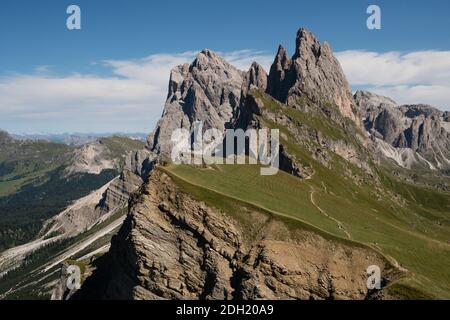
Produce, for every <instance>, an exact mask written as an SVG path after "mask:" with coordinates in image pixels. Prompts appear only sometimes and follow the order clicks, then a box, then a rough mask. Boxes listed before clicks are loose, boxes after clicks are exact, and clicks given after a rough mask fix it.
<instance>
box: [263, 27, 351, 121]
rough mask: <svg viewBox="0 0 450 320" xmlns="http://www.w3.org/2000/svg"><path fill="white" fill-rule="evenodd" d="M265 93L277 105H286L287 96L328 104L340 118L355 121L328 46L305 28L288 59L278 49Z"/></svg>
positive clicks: (341, 74)
mask: <svg viewBox="0 0 450 320" xmlns="http://www.w3.org/2000/svg"><path fill="white" fill-rule="evenodd" d="M267 92H268V93H269V94H270V95H272V96H273V97H274V98H276V99H278V100H280V101H281V102H288V98H289V97H291V96H294V97H295V96H306V97H308V98H309V99H311V100H312V101H314V102H316V103H321V104H325V103H331V104H334V105H336V106H337V107H338V108H339V110H340V112H341V113H342V114H343V115H344V116H346V117H348V118H351V119H353V120H354V121H356V122H358V121H359V119H358V116H357V114H356V112H357V110H356V108H355V103H354V100H353V97H352V94H351V90H350V86H349V84H348V81H347V79H346V78H345V75H344V72H343V71H342V68H341V66H340V64H339V62H338V60H337V59H336V58H335V57H334V56H333V53H332V50H331V48H330V46H329V45H328V44H327V43H326V42H325V43H320V42H319V40H317V38H316V37H315V36H314V35H313V34H312V33H311V32H310V31H309V30H307V29H305V28H301V29H300V30H299V31H298V32H297V39H296V49H295V54H294V55H293V56H292V59H289V58H288V57H287V53H286V51H285V50H284V48H283V47H281V46H280V47H279V49H278V53H277V55H276V57H275V60H274V63H273V65H272V67H271V69H270V74H269V81H268V89H267Z"/></svg>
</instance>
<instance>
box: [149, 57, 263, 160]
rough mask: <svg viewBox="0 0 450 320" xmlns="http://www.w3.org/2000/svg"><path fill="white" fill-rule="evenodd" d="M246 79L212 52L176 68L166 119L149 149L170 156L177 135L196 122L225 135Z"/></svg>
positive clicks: (166, 105)
mask: <svg viewBox="0 0 450 320" xmlns="http://www.w3.org/2000/svg"><path fill="white" fill-rule="evenodd" d="M255 70H256V69H255ZM244 76H245V73H244V72H242V71H240V70H238V69H237V68H235V67H234V66H232V65H231V64H229V63H228V62H227V61H225V59H223V58H222V57H220V56H219V55H218V54H217V53H215V52H213V51H211V50H209V49H204V50H202V51H201V52H200V53H199V54H198V55H197V57H196V59H195V60H194V61H193V62H192V63H191V64H184V65H180V66H178V67H176V68H174V69H173V70H172V72H171V76H170V84H169V92H168V96H167V100H166V104H165V106H164V111H163V115H162V117H161V119H160V120H159V121H158V124H157V126H156V129H155V130H154V131H153V132H152V133H151V134H150V136H149V138H148V146H147V147H148V149H150V150H151V151H154V152H156V153H159V154H162V155H165V156H168V155H170V152H171V147H172V145H171V144H172V142H171V136H172V133H173V131H174V130H175V129H179V128H184V129H187V130H191V129H192V126H193V123H194V122H195V121H202V123H203V126H204V128H205V129H207V128H216V129H219V130H222V131H223V130H224V129H225V127H226V126H227V124H228V123H230V122H231V121H232V118H233V115H234V114H235V111H236V109H237V107H238V106H239V104H240V98H241V88H242V83H243V79H244Z"/></svg>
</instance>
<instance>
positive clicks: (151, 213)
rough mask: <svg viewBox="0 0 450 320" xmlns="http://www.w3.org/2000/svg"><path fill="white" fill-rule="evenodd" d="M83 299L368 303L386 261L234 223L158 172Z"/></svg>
mask: <svg viewBox="0 0 450 320" xmlns="http://www.w3.org/2000/svg"><path fill="white" fill-rule="evenodd" d="M141 191H142V192H141V194H140V196H139V197H137V198H135V199H134V200H133V201H132V206H131V208H130V213H129V215H128V217H127V219H126V221H125V223H124V225H123V226H122V228H121V230H120V231H119V234H118V235H117V236H116V237H115V238H114V239H113V241H112V247H111V250H110V252H109V253H108V254H107V255H106V256H105V257H104V260H103V262H101V263H100V265H99V267H98V269H97V270H96V271H95V272H94V274H93V276H92V277H91V278H89V279H87V281H86V282H85V283H84V285H83V287H82V289H81V291H79V292H78V293H77V295H76V298H77V299H233V298H234V299H349V298H350V299H364V298H366V297H367V296H368V294H369V293H368V291H367V287H366V279H367V275H366V268H367V267H368V266H369V265H378V266H380V267H381V268H382V270H383V274H384V275H386V276H388V275H389V274H390V273H391V271H393V269H392V267H391V266H390V264H389V263H388V262H387V261H386V260H385V259H384V258H383V257H382V256H380V255H379V254H377V253H376V252H375V251H372V250H371V249H368V248H364V247H359V246H357V247H352V246H349V245H346V244H342V243H340V242H335V241H332V240H327V239H325V238H323V237H321V236H318V235H316V234H314V233H312V232H309V231H302V230H301V229H295V230H292V229H290V228H288V227H287V226H286V225H284V223H282V222H281V221H279V220H277V219H274V217H271V216H269V215H268V214H265V213H262V212H259V211H252V210H250V211H248V212H247V213H248V214H247V215H244V216H230V215H229V214H228V213H225V212H222V211H220V210H218V209H216V208H214V207H209V206H207V205H206V204H205V203H202V202H199V201H197V200H196V199H194V198H193V197H192V196H190V195H188V194H185V193H183V192H181V190H180V189H179V188H178V186H177V185H176V184H175V183H174V182H173V181H172V179H171V178H170V177H169V176H168V175H167V174H166V173H164V172H162V171H160V170H155V171H154V172H153V173H152V174H151V176H150V178H149V182H148V183H147V184H146V185H145V186H144V187H143V189H142V190H141Z"/></svg>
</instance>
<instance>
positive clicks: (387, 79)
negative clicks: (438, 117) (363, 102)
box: [337, 50, 450, 110]
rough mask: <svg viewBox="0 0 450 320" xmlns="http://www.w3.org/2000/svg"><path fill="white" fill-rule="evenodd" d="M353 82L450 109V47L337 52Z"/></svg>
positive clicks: (402, 99) (401, 99) (399, 99)
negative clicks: (394, 50)
mask: <svg viewBox="0 0 450 320" xmlns="http://www.w3.org/2000/svg"><path fill="white" fill-rule="evenodd" d="M337 57H338V59H339V61H340V62H341V64H342V68H343V69H344V71H345V73H346V75H347V77H348V79H349V81H350V83H351V84H352V85H353V86H355V87H363V88H366V89H367V90H371V91H374V92H377V93H380V94H384V95H386V96H389V97H392V98H394V100H396V101H397V102H399V103H428V104H432V105H436V106H438V107H440V108H442V109H446V110H450V51H433V50H428V51H416V52H410V53H401V52H386V53H377V52H369V51H362V50H361V51H343V52H339V53H337Z"/></svg>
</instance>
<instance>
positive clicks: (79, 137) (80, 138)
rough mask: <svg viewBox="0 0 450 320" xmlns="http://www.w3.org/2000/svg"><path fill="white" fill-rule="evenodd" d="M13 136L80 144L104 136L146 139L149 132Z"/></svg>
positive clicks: (24, 138) (22, 138)
mask: <svg viewBox="0 0 450 320" xmlns="http://www.w3.org/2000/svg"><path fill="white" fill-rule="evenodd" d="M11 136H12V137H13V138H15V139H18V140H44V141H51V142H57V143H64V144H67V145H69V146H79V145H83V144H85V143H89V142H92V141H95V140H97V139H98V138H102V137H113V136H118V137H127V138H130V139H134V140H140V141H145V140H146V139H147V136H148V134H147V133H141V132H136V133H123V132H114V133H111V132H105V133H58V134H56V133H47V134H46V133H36V134H11Z"/></svg>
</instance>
